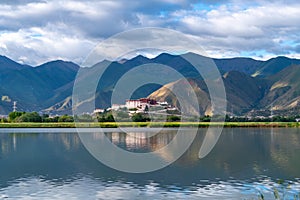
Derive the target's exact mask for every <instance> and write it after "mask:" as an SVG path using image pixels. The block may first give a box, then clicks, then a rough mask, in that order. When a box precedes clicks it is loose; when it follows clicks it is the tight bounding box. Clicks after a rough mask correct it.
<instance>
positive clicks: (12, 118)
mask: <svg viewBox="0 0 300 200" xmlns="http://www.w3.org/2000/svg"><path fill="white" fill-rule="evenodd" d="M23 114H25V112H11V113H9V114H8V120H9V121H10V122H13V121H15V119H16V118H18V117H20V116H22V115H23Z"/></svg>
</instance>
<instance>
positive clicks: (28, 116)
mask: <svg viewBox="0 0 300 200" xmlns="http://www.w3.org/2000/svg"><path fill="white" fill-rule="evenodd" d="M15 121H16V122H42V117H41V116H40V115H39V114H38V113H37V112H31V113H24V114H23V115H21V116H19V117H17V118H16V119H15Z"/></svg>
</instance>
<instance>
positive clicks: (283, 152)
mask: <svg viewBox="0 0 300 200" xmlns="http://www.w3.org/2000/svg"><path fill="white" fill-rule="evenodd" d="M282 131H283V130H282V129H274V130H273V131H272V135H271V140H272V143H271V146H270V155H271V158H272V160H273V161H274V162H275V163H276V164H277V166H278V168H281V169H283V170H284V171H287V172H288V173H289V175H290V176H294V177H299V169H300V160H299V155H300V135H299V134H300V131H299V130H298V129H290V130H289V132H288V135H289V136H288V137H287V136H286V134H282Z"/></svg>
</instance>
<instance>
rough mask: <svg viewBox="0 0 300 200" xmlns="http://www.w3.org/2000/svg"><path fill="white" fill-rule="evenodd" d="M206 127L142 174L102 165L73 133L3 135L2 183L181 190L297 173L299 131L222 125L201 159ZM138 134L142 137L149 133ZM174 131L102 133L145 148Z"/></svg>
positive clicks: (132, 146) (131, 147) (0, 156)
mask: <svg viewBox="0 0 300 200" xmlns="http://www.w3.org/2000/svg"><path fill="white" fill-rule="evenodd" d="M114 131H115V130H114ZM205 131H206V129H200V130H199V133H198V135H197V137H196V139H195V141H194V143H193V145H192V146H191V148H190V149H189V150H188V151H187V152H186V153H185V154H184V155H183V156H182V157H181V158H180V159H179V160H178V161H176V162H175V163H174V164H172V165H170V166H169V167H166V168H164V169H162V170H159V171H156V172H153V173H146V174H127V173H121V172H117V171H115V170H113V169H110V168H108V167H106V166H104V165H103V164H101V163H100V162H99V161H97V160H96V159H94V158H93V157H92V156H91V155H90V154H89V153H88V151H87V150H86V149H85V148H84V147H83V145H82V144H81V143H80V140H79V138H78V135H77V134H75V133H33V134H28V133H23V134H21V133H15V134H6V133H1V134H0V144H1V149H0V166H1V173H0V177H1V178H0V187H5V186H7V185H9V184H11V183H12V182H14V180H16V179H20V178H26V177H41V179H42V180H46V181H49V182H50V183H53V184H58V185H60V184H61V183H65V182H68V183H69V182H72V180H74V179H78V178H82V177H85V176H88V177H92V178H93V179H95V180H99V181H102V182H104V183H107V184H110V183H111V182H112V181H113V182H114V181H116V182H132V183H134V184H136V185H138V186H139V185H141V186H144V185H147V184H149V182H155V183H158V184H159V185H160V187H162V188H168V187H169V186H172V185H174V183H178V186H179V187H182V188H184V187H189V186H195V185H200V186H203V185H206V184H210V183H211V182H216V181H223V180H225V181H227V180H232V179H234V180H238V181H247V182H253V181H257V179H256V178H257V177H260V176H264V177H270V178H271V179H272V180H276V179H284V180H293V179H294V178H295V177H300V172H299V167H300V166H299V163H300V159H299V156H298V155H299V149H300V147H299V144H300V134H299V131H298V130H297V129H288V128H287V129H274V131H273V133H272V132H271V129H257V128H256V129H255V128H236V129H229V128H228V129H224V132H223V134H222V135H221V138H220V140H219V141H218V143H217V145H216V146H215V148H214V149H213V150H212V152H211V153H210V154H209V155H208V156H207V157H205V158H203V159H201V160H199V159H198V153H199V147H200V146H201V144H202V140H203V136H204V134H205ZM141 132H142V133H143V134H144V135H143V136H145V135H146V134H147V133H146V132H145V131H141ZM175 132H176V130H174V131H172V130H171V131H167V130H165V131H164V132H163V133H161V134H158V135H157V136H153V138H149V139H147V140H145V139H143V136H142V137H141V138H140V139H132V138H127V137H126V135H125V134H124V133H119V132H114V133H112V132H110V133H106V136H107V137H108V138H109V139H111V140H113V141H114V143H115V144H117V145H118V146H121V147H123V148H125V149H126V148H127V146H128V150H129V151H140V152H142V151H143V152H147V151H153V150H159V149H161V148H162V147H163V146H164V145H165V144H168V143H169V142H170V141H171V140H172V139H173V137H174V135H175ZM84 134H85V133H84ZM87 134H89V133H87ZM136 134H138V133H136ZM187 134H188V133H187ZM92 136H93V141H94V142H95V143H96V144H97V145H101V140H102V139H103V137H102V136H103V135H102V134H97V133H93V134H92ZM14 140H15V141H14ZM14 145H15V146H14ZM108 153H109V152H108ZM168 155H169V152H165V153H164V154H160V156H161V158H163V159H171V158H170V157H168ZM230 177H232V178H230ZM201 180H207V182H202V181H201Z"/></svg>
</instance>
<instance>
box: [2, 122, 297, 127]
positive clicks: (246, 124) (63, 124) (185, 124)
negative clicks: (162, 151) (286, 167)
mask: <svg viewBox="0 0 300 200" xmlns="http://www.w3.org/2000/svg"><path fill="white" fill-rule="evenodd" d="M299 125H300V124H299V123H298V122H225V124H224V127H230V128H233V127H299ZM76 126H77V127H79V128H97V127H99V126H100V127H102V128H117V127H180V126H181V127H200V128H202V127H203V128H205V127H208V126H216V127H217V126H222V123H219V122H211V123H209V122H165V123H164V122H119V123H115V122H100V123H96V122H90V123H87V122H86V123H77V124H76V125H75V123H73V122H57V123H38V122H37V123H33V122H29V123H0V128H75V127H76Z"/></svg>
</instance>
